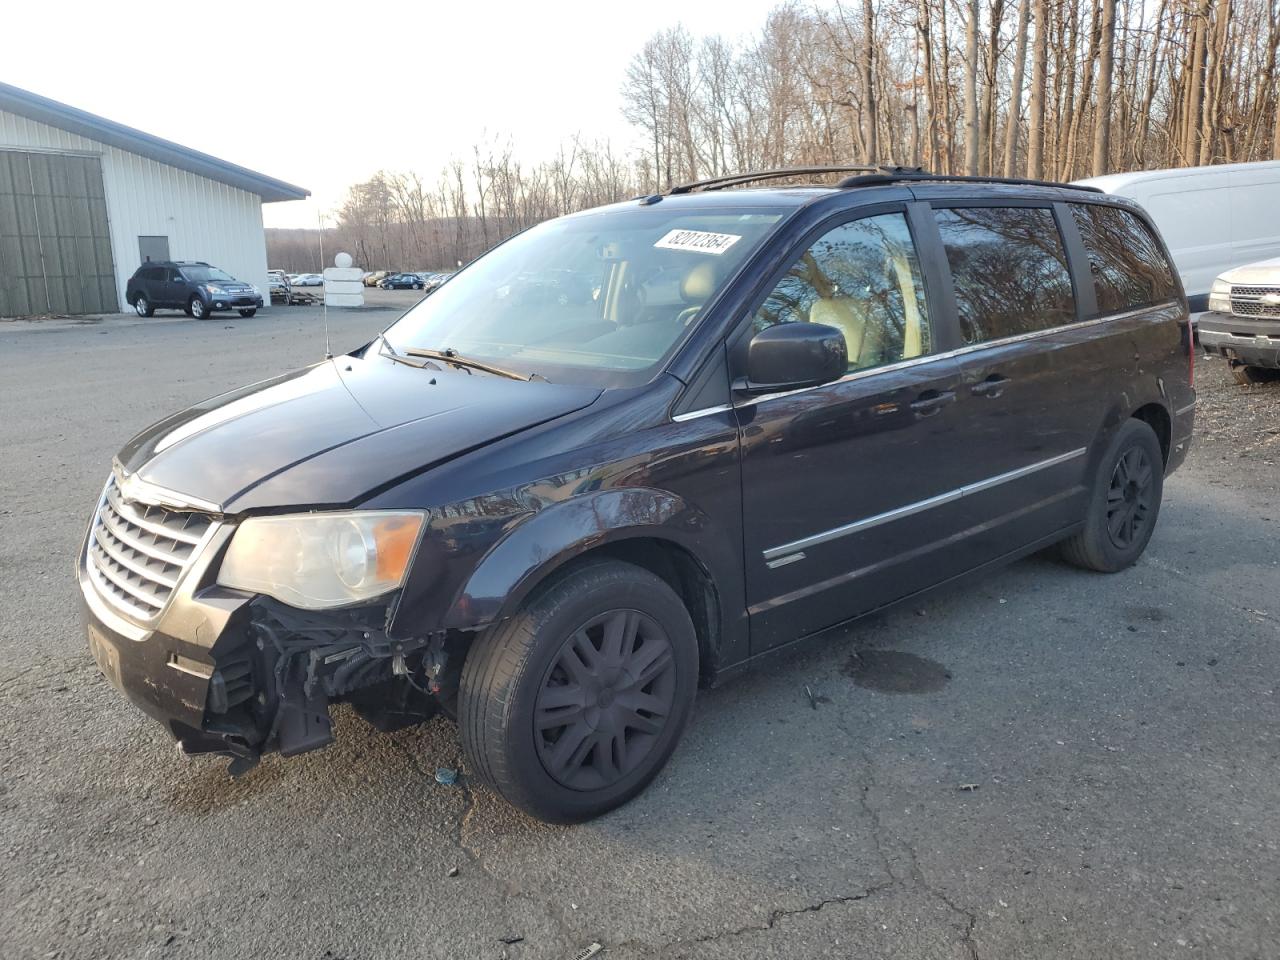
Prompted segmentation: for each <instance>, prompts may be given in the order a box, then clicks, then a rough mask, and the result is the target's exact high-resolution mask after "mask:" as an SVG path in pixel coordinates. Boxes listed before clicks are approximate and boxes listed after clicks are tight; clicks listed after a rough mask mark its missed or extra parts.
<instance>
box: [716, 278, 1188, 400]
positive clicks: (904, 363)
mask: <svg viewBox="0 0 1280 960" xmlns="http://www.w3.org/2000/svg"><path fill="white" fill-rule="evenodd" d="M1176 303H1178V301H1177V300H1173V299H1169V300H1162V301H1161V302H1159V303H1153V304H1151V305H1149V306H1145V307H1137V308H1135V309H1132V310H1122V311H1120V312H1119V313H1109V314H1107V315H1106V316H1103V317H1094V318H1093V319H1092V320H1081V321H1078V322H1075V323H1064V324H1060V325H1059V326H1056V327H1047V328H1045V329H1044V330H1033V331H1031V332H1030V333H1019V334H1016V335H1015V336H1012V337H1002V338H1000V339H999V340H983V341H982V342H981V343H969V344H965V346H963V347H957V348H956V349H954V350H947V351H944V352H943V353H931V354H929V355H928V356H924V357H912V358H911V359H910V360H899V361H898V362H897V363H888V364H885V365H884V366H882V367H871V368H870V369H868V370H855V371H853V372H852V373H846V374H845V375H844V376H843V377H841V378H840V379H839V380H832V381H831V383H820V384H818V385H817V386H816V387H798V388H797V389H795V390H783V391H780V392H778V393H766V394H762V395H761V396H758V397H747V398H746V399H744V400H742V401H741V402H739V403H737V404H735V405H734V406H735V407H749V406H751V405H752V404H754V403H766V402H767V401H769V400H777V399H778V398H779V397H791V396H795V395H796V394H800V393H807V392H809V391H810V390H821V389H822V388H824V387H830V386H832V385H833V384H837V383H851V382H853V381H854V380H861V379H863V378H864V377H872V376H875V375H877V374H881V373H892V372H894V371H897V370H907V369H910V368H911V367H918V366H920V365H921V364H925V363H935V362H937V361H940V360H951V359H953V358H955V357H963V356H968V355H969V354H971V353H977V352H978V351H979V350H991V349H994V348H996V347H1006V346H1009V345H1010V344H1015V343H1025V342H1026V341H1028V340H1038V339H1040V338H1042V337H1051V336H1054V335H1055V334H1059V333H1062V332H1064V331H1068V330H1080V329H1082V328H1085V327H1096V326H1100V325H1102V324H1104V323H1114V322H1115V321H1117V320H1128V319H1131V318H1133V317H1137V316H1141V315H1142V314H1144V313H1150V312H1151V311H1153V310H1159V309H1162V308H1164V307H1167V306H1169V305H1170V304H1176Z"/></svg>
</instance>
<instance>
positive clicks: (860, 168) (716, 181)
mask: <svg viewBox="0 0 1280 960" xmlns="http://www.w3.org/2000/svg"><path fill="white" fill-rule="evenodd" d="M897 169H899V168H898V167H892V168H890V167H877V166H872V165H868V164H860V165H857V166H830V167H828V166H817V167H781V168H779V169H776V170H759V171H756V172H755V173H730V174H726V175H724V176H721V177H711V178H710V179H708V180H695V181H693V182H692V183H682V184H679V185H678V186H674V187H672V188H671V189H669V190H668V191H667V195H668V196H674V195H676V194H680V193H693V191H695V190H723V189H724V188H725V187H736V186H738V185H740V184H743V183H752V182H754V181H756V180H781V179H783V178H785V177H803V176H808V175H810V174H815V173H876V172H877V171H881V170H897Z"/></svg>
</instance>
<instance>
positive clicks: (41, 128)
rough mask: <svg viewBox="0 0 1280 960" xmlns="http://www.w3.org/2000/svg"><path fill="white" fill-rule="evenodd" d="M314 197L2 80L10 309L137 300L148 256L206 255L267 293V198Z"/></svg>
mask: <svg viewBox="0 0 1280 960" xmlns="http://www.w3.org/2000/svg"><path fill="white" fill-rule="evenodd" d="M307 196H309V193H308V191H306V190H304V189H302V188H301V187H295V186H293V185H292V184H288V183H284V182H283V181H280V180H276V179H274V178H272V177H268V176H264V175H263V174H260V173H255V172H254V171H252V170H246V169H245V168H244V167H240V166H236V165H235V164H232V163H227V162H226V161H225V160H219V159H218V158H216V157H211V156H209V155H208V154H206V153H201V152H199V151H198V150H191V149H188V148H187V147H183V146H180V145H179V144H176V143H172V142H170V141H168V140H162V139H160V138H159V137H153V136H151V135H150V134H147V133H143V132H142V131H141V130H135V129H133V128H132V127H126V126H124V125H123V124H119V123H115V122H113V121H111V120H106V119H104V118H102V117H98V116H95V115H94V114H91V113H86V112H85V111H83V110H77V109H76V108H74V107H69V106H67V105H66V104H62V103H58V102H57V101H55V100H49V99H47V98H46V97H41V96H37V95H36V94H34V93H30V92H28V91H26V90H22V89H19V88H18V87H13V86H10V85H9V84H5V83H0V316H24V315H32V314H43V313H66V314H77V313H109V312H114V311H117V310H122V309H128V306H127V304H126V303H125V285H126V283H127V282H128V280H129V277H131V276H132V275H133V272H134V270H136V269H137V268H138V266H139V265H140V264H141V263H142V262H143V261H144V260H204V261H207V262H209V263H211V264H213V265H215V266H218V267H221V268H222V269H223V270H226V271H227V272H228V273H230V274H231V275H232V276H234V277H236V278H237V279H239V280H244V281H245V282H247V283H253V284H256V285H257V286H258V287H259V289H261V290H262V291H263V292H264V293H265V292H266V291H267V252H266V240H265V235H264V234H263V230H262V204H264V203H272V202H275V201H280V200H301V199H303V198H305V197H307ZM267 299H268V302H270V300H269V298H267Z"/></svg>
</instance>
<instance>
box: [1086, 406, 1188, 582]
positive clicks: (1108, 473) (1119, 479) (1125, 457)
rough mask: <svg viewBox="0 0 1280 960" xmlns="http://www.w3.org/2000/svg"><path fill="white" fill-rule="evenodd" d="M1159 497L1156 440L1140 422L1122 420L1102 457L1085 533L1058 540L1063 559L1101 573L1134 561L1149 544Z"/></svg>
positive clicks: (1161, 490) (1161, 459)
mask: <svg viewBox="0 0 1280 960" xmlns="http://www.w3.org/2000/svg"><path fill="white" fill-rule="evenodd" d="M1163 495H1164V453H1163V452H1162V451H1161V449H1160V441H1159V440H1158V439H1156V434H1155V431H1154V430H1152V429H1151V427H1150V426H1149V425H1148V424H1147V423H1145V422H1144V421H1142V420H1132V419H1131V420H1127V421H1125V423H1124V424H1123V425H1122V426H1121V427H1120V429H1119V430H1118V431H1116V435H1115V437H1114V438H1113V439H1112V441H1111V443H1110V444H1109V445H1108V446H1107V450H1106V452H1105V453H1104V454H1103V456H1102V460H1101V461H1100V463H1099V465H1098V472H1097V474H1096V476H1095V477H1094V482H1093V492H1092V496H1091V497H1090V500H1089V511H1088V513H1087V514H1086V516H1085V522H1084V529H1082V530H1081V531H1080V532H1079V533H1077V534H1075V535H1074V536H1073V537H1071V538H1070V539H1069V540H1066V541H1064V542H1063V544H1062V555H1063V557H1064V558H1065V559H1066V560H1067V562H1068V563H1071V564H1074V565H1075V566H1077V567H1083V568H1085V569H1086V570H1097V571H1099V572H1101V573H1115V572H1117V571H1119V570H1123V569H1124V568H1125V567H1128V566H1130V565H1131V564H1133V563H1135V562H1136V561H1137V559H1138V557H1140V556H1142V552H1143V551H1144V550H1146V548H1147V543H1148V542H1149V541H1150V540H1151V534H1152V532H1153V531H1154V530H1155V526H1156V519H1157V517H1159V515H1160V502H1161V498H1162V497H1163Z"/></svg>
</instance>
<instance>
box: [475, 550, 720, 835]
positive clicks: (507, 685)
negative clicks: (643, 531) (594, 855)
mask: <svg viewBox="0 0 1280 960" xmlns="http://www.w3.org/2000/svg"><path fill="white" fill-rule="evenodd" d="M697 680H698V643H697V638H696V636H695V634H694V630H693V623H692V622H691V621H690V619H689V613H688V611H687V610H686V609H685V607H684V604H683V603H682V602H681V600H680V598H679V597H678V596H677V595H676V594H675V592H674V591H673V590H672V589H671V588H670V587H669V586H668V585H667V584H666V583H664V582H663V581H662V580H661V579H659V578H658V577H656V576H654V575H653V574H652V573H650V572H649V571H647V570H644V569H641V568H640V567H635V566H632V565H631V564H627V563H620V562H617V561H612V560H609V561H594V562H590V563H587V564H584V565H582V566H579V567H577V568H576V569H574V570H573V571H571V572H570V573H568V574H567V575H565V576H562V577H560V578H558V579H557V580H556V581H554V582H553V583H552V584H551V585H550V586H548V587H547V588H546V589H543V590H542V591H540V592H539V593H538V594H537V595H536V596H535V597H534V598H533V599H532V600H531V601H529V602H528V603H526V604H525V605H524V607H523V608H522V609H521V610H520V612H519V613H517V614H516V615H515V616H514V617H512V618H511V619H509V620H506V621H503V622H502V623H500V624H498V625H497V626H496V627H494V628H493V629H492V630H491V631H490V632H489V633H487V634H485V635H484V636H483V637H482V638H480V639H479V640H477V641H476V644H475V646H473V647H472V649H471V651H470V653H469V654H468V656H467V660H466V663H465V664H464V666H463V669H462V680H461V689H460V692H459V717H458V723H459V728H460V732H461V735H462V746H463V749H464V750H465V751H466V754H467V757H468V758H469V760H470V762H471V767H472V769H473V770H474V771H475V772H476V774H477V775H478V776H479V777H480V778H481V779H482V780H484V781H485V782H487V783H488V784H489V785H490V786H492V787H493V788H494V789H495V790H497V791H498V792H499V793H501V794H502V795H503V796H504V797H505V798H506V799H507V800H508V801H510V802H511V803H512V804H514V805H516V806H518V807H520V808H521V809H523V810H525V811H527V812H528V813H530V814H532V815H533V816H535V817H538V818H540V819H543V820H548V821H552V822H557V823H572V822H576V821H580V820H586V819H589V818H591V817H594V816H598V815H599V814H602V813H604V812H606V811H608V810H612V809H613V808H614V807H617V806H620V805H621V804H623V803H625V802H627V801H628V800H630V799H631V798H632V797H634V796H635V795H636V794H638V793H639V792H640V791H641V790H643V789H644V788H645V786H647V785H648V783H649V782H650V781H651V780H652V779H653V778H654V776H656V775H657V773H658V771H659V770H661V769H662V767H663V765H664V764H665V763H666V762H667V759H668V758H669V757H670V756H671V753H672V751H673V750H674V749H675V746H676V743H677V742H678V741H679V739H680V735H681V733H682V732H683V731H684V726H685V723H686V722H687V721H688V718H689V713H690V711H691V709H692V706H693V698H694V692H695V689H696V687H697Z"/></svg>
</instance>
